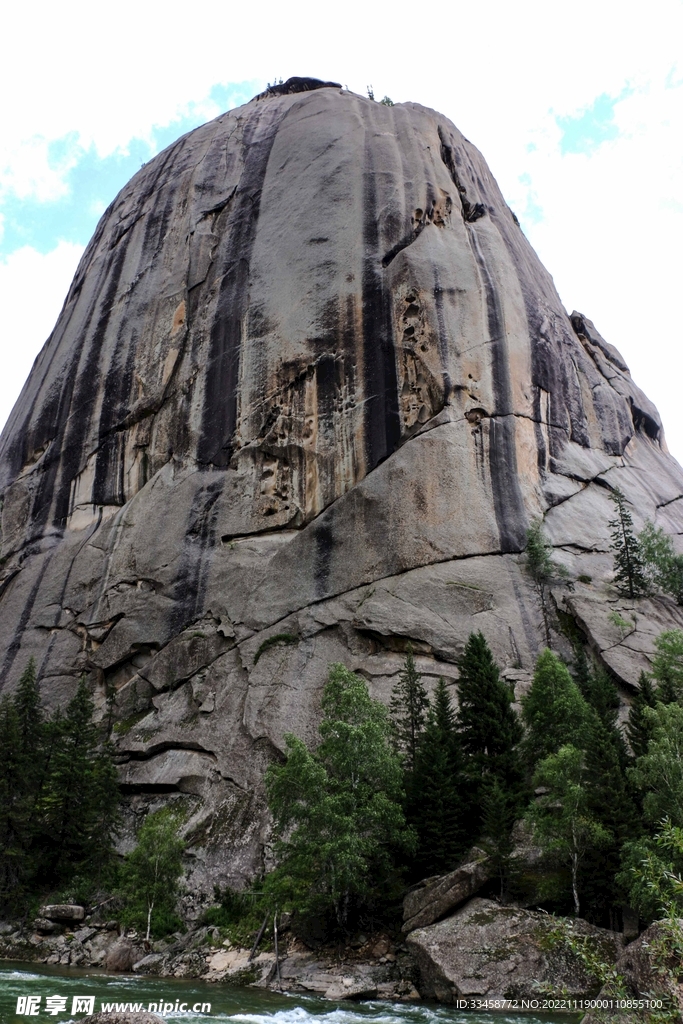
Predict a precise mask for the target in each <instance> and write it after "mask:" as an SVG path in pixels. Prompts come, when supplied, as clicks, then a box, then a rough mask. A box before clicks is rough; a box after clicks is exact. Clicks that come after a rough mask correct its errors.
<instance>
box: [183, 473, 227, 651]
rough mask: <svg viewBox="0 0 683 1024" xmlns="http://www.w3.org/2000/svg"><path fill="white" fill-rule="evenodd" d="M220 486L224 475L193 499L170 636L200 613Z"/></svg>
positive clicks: (208, 566)
mask: <svg viewBox="0 0 683 1024" xmlns="http://www.w3.org/2000/svg"><path fill="white" fill-rule="evenodd" d="M224 485H225V476H224V474H222V473H220V474H216V477H215V479H213V480H212V481H211V482H210V483H208V484H206V485H205V486H204V487H201V488H199V490H198V491H197V493H196V495H195V496H194V499H193V502H192V508H191V510H190V516H189V523H188V528H187V533H186V536H185V546H184V550H183V557H182V560H181V565H180V569H179V572H178V577H177V581H176V584H175V588H174V594H173V598H174V606H173V611H172V613H171V632H172V633H177V632H179V631H180V630H182V629H184V628H185V627H186V626H187V625H189V624H190V623H191V622H192V621H193V620H194V619H195V618H196V617H197V616H198V615H199V613H200V612H201V609H202V605H203V601H204V595H205V593H206V584H207V580H208V575H209V569H210V562H211V558H212V555H213V549H214V548H215V545H216V520H217V518H218V506H217V502H218V499H219V498H220V496H221V493H222V491H223V487H224Z"/></svg>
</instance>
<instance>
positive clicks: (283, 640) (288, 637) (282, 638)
mask: <svg viewBox="0 0 683 1024" xmlns="http://www.w3.org/2000/svg"><path fill="white" fill-rule="evenodd" d="M298 642H299V637H298V636H296V635H295V634H294V633H276V634H275V635H274V636H269V637H266V639H265V640H264V641H263V643H262V644H261V645H260V646H259V649H258V650H257V652H256V654H255V655H254V665H257V664H258V660H259V658H260V657H261V655H262V654H265V652H266V651H267V650H268V649H269V648H270V647H275V646H276V645H278V644H298Z"/></svg>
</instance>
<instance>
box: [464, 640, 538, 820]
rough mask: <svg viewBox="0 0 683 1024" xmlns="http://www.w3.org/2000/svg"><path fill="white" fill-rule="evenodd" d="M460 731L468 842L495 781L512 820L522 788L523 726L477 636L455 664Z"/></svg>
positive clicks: (496, 670) (489, 651)
mask: <svg viewBox="0 0 683 1024" xmlns="http://www.w3.org/2000/svg"><path fill="white" fill-rule="evenodd" d="M458 667H459V670H460V679H459V682H458V701H459V707H458V730H459V735H460V743H461V746H462V750H463V753H464V755H465V757H466V758H467V762H466V767H465V774H466V777H467V781H468V791H469V793H470V796H471V801H472V804H473V807H474V813H473V815H472V828H471V836H470V838H471V839H473V840H474V839H476V838H477V835H478V833H479V825H480V814H481V811H480V808H481V807H482V806H483V795H484V792H485V791H486V790H488V789H490V788H491V786H492V785H493V784H494V782H495V781H496V780H497V781H498V783H499V785H500V787H501V789H502V791H503V793H504V794H505V799H506V801H507V802H508V804H509V812H510V814H511V815H512V816H513V817H514V813H515V810H516V809H517V808H518V806H519V803H520V800H521V794H522V789H523V770H522V763H521V759H520V755H519V751H518V746H519V743H520V741H521V739H522V727H521V725H520V723H519V721H518V719H517V715H516V714H515V712H514V710H513V708H512V697H513V695H512V693H511V691H510V688H509V687H508V686H507V685H506V684H505V683H504V682H503V680H502V679H501V678H500V674H499V672H498V667H497V665H496V663H495V662H494V660H493V655H492V653H491V649H490V648H489V646H488V644H487V642H486V640H485V639H484V636H483V634H482V633H481V632H479V633H471V634H470V636H469V638H468V640H467V644H466V645H465V650H464V652H463V655H462V657H461V658H460V661H459V663H458Z"/></svg>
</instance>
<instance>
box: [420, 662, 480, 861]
mask: <svg viewBox="0 0 683 1024" xmlns="http://www.w3.org/2000/svg"><path fill="white" fill-rule="evenodd" d="M470 809H471V806H470V801H469V800H468V795H467V793H466V790H465V787H464V785H463V775H462V755H461V751H460V744H459V740H458V734H457V732H456V727H455V715H454V712H453V708H452V706H451V699H450V696H449V694H448V690H447V688H446V684H445V682H444V680H443V679H439V682H438V685H437V688H436V692H435V694H434V700H433V703H432V706H431V708H430V709H429V714H428V716H427V722H426V725H425V729H424V731H423V733H422V735H421V737H420V742H419V744H418V749H417V756H416V760H415V772H414V778H413V787H412V799H411V801H410V803H409V805H408V821H409V823H410V824H411V825H412V826H413V828H414V830H415V832H416V833H417V836H418V849H417V854H416V857H415V860H414V863H413V871H412V873H413V875H414V876H416V877H418V878H425V877H427V876H429V875H439V874H443V873H444V872H447V871H452V870H453V868H454V867H455V866H456V864H457V862H458V859H459V858H460V856H461V855H462V853H463V852H464V851H465V848H466V843H467V832H466V828H465V824H466V821H467V818H468V816H469V814H468V812H469V811H470Z"/></svg>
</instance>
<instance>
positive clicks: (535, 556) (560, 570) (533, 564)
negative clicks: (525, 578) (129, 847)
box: [525, 519, 567, 585]
mask: <svg viewBox="0 0 683 1024" xmlns="http://www.w3.org/2000/svg"><path fill="white" fill-rule="evenodd" d="M552 552H553V549H552V546H551V545H550V544H549V543H548V541H547V540H546V539H545V534H544V532H543V520H542V519H534V520H533V522H532V523H531V526H530V527H529V529H528V530H527V532H526V548H525V555H526V562H525V565H526V571H527V572H528V573H529V575H530V576H531V578H532V580H533V581H534V583H536V584H538V585H546V584H548V583H552V581H553V580H554V579H557V578H558V577H565V576H566V575H567V570H566V569H565V568H564V566H563V565H559V563H557V562H555V561H554V560H553V557H552Z"/></svg>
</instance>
